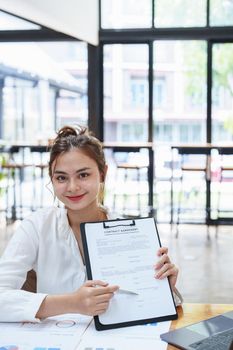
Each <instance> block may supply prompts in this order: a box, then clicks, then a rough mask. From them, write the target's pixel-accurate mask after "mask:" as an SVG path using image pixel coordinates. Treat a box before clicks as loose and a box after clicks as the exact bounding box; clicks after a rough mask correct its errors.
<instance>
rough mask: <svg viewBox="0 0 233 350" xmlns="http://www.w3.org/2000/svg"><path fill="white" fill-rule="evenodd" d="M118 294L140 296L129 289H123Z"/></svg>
mask: <svg viewBox="0 0 233 350" xmlns="http://www.w3.org/2000/svg"><path fill="white" fill-rule="evenodd" d="M116 293H126V294H133V295H138V293H137V292H134V291H132V290H129V289H123V288H119V289H118V290H117V291H116Z"/></svg>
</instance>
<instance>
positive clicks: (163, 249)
mask: <svg viewBox="0 0 233 350" xmlns="http://www.w3.org/2000/svg"><path fill="white" fill-rule="evenodd" d="M167 253H168V248H167V247H160V248H159V250H158V251H157V255H158V256H161V255H163V254H167Z"/></svg>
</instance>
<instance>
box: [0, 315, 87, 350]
mask: <svg viewBox="0 0 233 350" xmlns="http://www.w3.org/2000/svg"><path fill="white" fill-rule="evenodd" d="M91 320H92V318H91V317H89V316H82V315H77V314H76V315H74V314H66V315H62V316H56V317H51V318H47V319H46V320H44V321H42V322H41V323H33V322H22V323H0V349H1V348H6V349H14V350H15V349H17V350H32V349H33V350H34V349H49V348H51V349H56V350H73V349H75V348H76V347H77V345H78V344H79V342H80V340H81V337H82V335H83V333H84V332H85V330H86V328H87V327H88V325H89V324H90V322H91Z"/></svg>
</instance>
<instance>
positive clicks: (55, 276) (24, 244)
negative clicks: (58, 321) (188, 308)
mask: <svg viewBox="0 0 233 350" xmlns="http://www.w3.org/2000/svg"><path fill="white" fill-rule="evenodd" d="M106 173H107V165H106V162H105V157H104V153H103V149H102V146H101V143H100V141H99V140H97V139H96V138H95V137H93V136H91V135H90V134H89V133H88V132H87V130H86V129H84V128H78V129H75V128H72V127H63V128H62V129H61V130H60V131H59V132H58V134H57V137H56V138H55V140H54V143H53V145H52V147H51V152H50V160H49V176H50V179H51V182H52V185H53V190H54V195H55V196H56V197H57V198H58V199H59V200H60V201H61V202H62V203H63V204H64V208H57V207H51V208H45V209H42V210H38V211H37V212H35V213H33V214H32V215H31V216H30V217H29V218H27V219H25V220H23V222H22V224H21V226H20V228H19V229H18V230H17V232H16V233H15V234H14V235H13V237H12V239H11V241H10V242H9V244H8V247H7V248H6V250H5V252H4V254H3V256H2V258H1V260H0V322H17V321H33V322H35V321H39V320H40V319H43V318H46V317H49V316H54V315H58V314H64V313H81V314H86V315H99V314H101V313H103V312H105V311H106V309H107V308H108V305H109V302H110V300H111V298H112V297H113V296H114V292H116V291H117V290H118V289H119V287H118V286H115V285H108V284H107V283H106V282H103V281H99V280H98V281H96V280H94V281H86V271H85V263H84V257H83V246H82V240H81V235H80V223H81V222H86V221H102V220H107V219H113V218H112V217H111V214H109V213H108V211H107V209H106V208H104V207H103V206H102V205H101V201H102V196H103V187H104V181H105V177H106ZM158 255H159V256H160V258H159V260H158V262H157V264H156V266H155V278H161V279H162V278H165V277H169V279H170V283H171V287H172V289H173V291H174V292H175V293H177V291H176V288H175V283H176V279H177V274H178V270H177V268H176V267H175V266H174V265H173V264H172V263H171V262H170V259H169V257H168V255H167V248H160V249H159V251H158ZM31 269H33V270H35V271H36V275H37V293H31V292H28V291H25V290H21V287H22V286H23V284H24V282H25V280H26V275H27V272H28V271H30V270H31ZM96 286H97V287H96Z"/></svg>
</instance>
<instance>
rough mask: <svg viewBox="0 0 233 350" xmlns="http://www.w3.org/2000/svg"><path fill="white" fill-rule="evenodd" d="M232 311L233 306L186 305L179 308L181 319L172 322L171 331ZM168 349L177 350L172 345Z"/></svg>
mask: <svg viewBox="0 0 233 350" xmlns="http://www.w3.org/2000/svg"><path fill="white" fill-rule="evenodd" d="M231 310H233V304H184V305H183V306H182V307H181V306H179V307H178V308H177V311H178V315H179V317H178V319H177V320H175V321H173V322H172V325H171V329H176V328H180V327H184V326H187V325H189V324H191V323H195V322H199V321H202V320H205V319H207V318H210V317H213V316H217V315H220V314H221V313H224V312H227V311H231ZM167 349H168V350H177V348H176V347H174V346H172V345H169V346H168V348H167Z"/></svg>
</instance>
